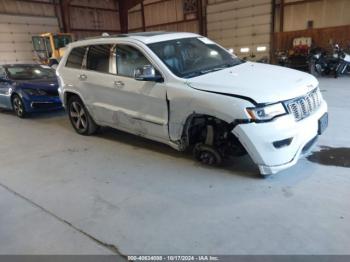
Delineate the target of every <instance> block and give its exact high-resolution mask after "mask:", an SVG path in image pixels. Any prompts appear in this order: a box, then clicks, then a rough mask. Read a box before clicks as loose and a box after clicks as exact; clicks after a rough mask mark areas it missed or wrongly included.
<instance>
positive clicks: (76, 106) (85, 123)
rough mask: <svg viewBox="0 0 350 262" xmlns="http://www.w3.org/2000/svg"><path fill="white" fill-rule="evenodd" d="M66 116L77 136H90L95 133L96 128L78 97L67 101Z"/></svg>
mask: <svg viewBox="0 0 350 262" xmlns="http://www.w3.org/2000/svg"><path fill="white" fill-rule="evenodd" d="M68 115H69V119H70V122H71V124H72V126H73V128H74V129H75V131H76V132H77V133H78V134H81V135H92V134H94V133H95V132H96V131H97V129H98V126H97V125H96V123H95V122H94V120H93V119H92V117H91V116H90V114H89V112H88V111H87V109H86V107H85V105H84V103H83V101H81V99H80V98H79V97H78V96H73V97H72V98H70V99H69V101H68Z"/></svg>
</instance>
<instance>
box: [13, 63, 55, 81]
mask: <svg viewBox="0 0 350 262" xmlns="http://www.w3.org/2000/svg"><path fill="white" fill-rule="evenodd" d="M6 70H7V73H8V76H9V78H10V79H13V80H36V79H47V78H54V77H55V71H54V70H53V69H51V68H49V67H45V66H22V65H21V66H11V67H7V68H6Z"/></svg>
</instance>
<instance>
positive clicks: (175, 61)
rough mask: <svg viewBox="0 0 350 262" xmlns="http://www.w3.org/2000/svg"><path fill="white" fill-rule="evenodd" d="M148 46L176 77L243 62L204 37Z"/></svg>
mask: <svg viewBox="0 0 350 262" xmlns="http://www.w3.org/2000/svg"><path fill="white" fill-rule="evenodd" d="M148 47H149V48H150V49H151V50H152V51H153V52H154V53H155V54H156V55H157V56H158V57H159V58H160V59H161V60H162V61H163V63H164V64H165V65H166V66H167V67H168V68H169V69H170V70H171V71H172V72H173V73H174V74H175V75H177V76H178V77H182V78H191V77H196V76H199V75H203V74H207V73H210V72H214V71H218V70H222V69H224V68H228V67H232V66H236V65H239V64H241V63H243V61H242V60H240V59H239V58H238V57H236V56H235V55H233V54H231V53H229V52H228V51H226V50H225V49H224V48H222V47H220V46H218V45H217V44H215V43H214V42H213V41H211V40H209V39H208V38H206V37H193V38H182V39H175V40H170V41H164V42H158V43H154V44H149V45H148Z"/></svg>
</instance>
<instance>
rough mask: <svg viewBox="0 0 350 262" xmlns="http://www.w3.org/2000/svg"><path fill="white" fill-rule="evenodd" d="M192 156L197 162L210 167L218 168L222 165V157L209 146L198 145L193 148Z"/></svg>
mask: <svg viewBox="0 0 350 262" xmlns="http://www.w3.org/2000/svg"><path fill="white" fill-rule="evenodd" d="M193 156H194V157H195V159H197V160H198V161H199V162H201V163H202V164H205V165H210V166H220V165H221V164H222V156H221V155H220V153H219V152H218V151H217V150H215V149H214V148H212V147H211V146H208V145H205V144H202V143H198V144H197V145H196V146H195V147H194V148H193Z"/></svg>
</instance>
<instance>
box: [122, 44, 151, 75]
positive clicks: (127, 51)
mask: <svg viewBox="0 0 350 262" xmlns="http://www.w3.org/2000/svg"><path fill="white" fill-rule="evenodd" d="M116 55H117V56H116V57H117V72H118V75H121V76H127V77H134V71H135V69H136V68H138V67H143V66H145V65H151V63H150V62H149V61H148V59H147V58H146V57H145V56H144V55H143V54H142V53H141V51H139V50H138V49H136V48H135V47H132V46H129V45H118V46H117V48H116Z"/></svg>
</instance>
